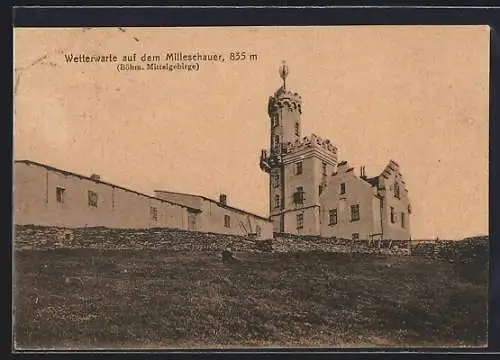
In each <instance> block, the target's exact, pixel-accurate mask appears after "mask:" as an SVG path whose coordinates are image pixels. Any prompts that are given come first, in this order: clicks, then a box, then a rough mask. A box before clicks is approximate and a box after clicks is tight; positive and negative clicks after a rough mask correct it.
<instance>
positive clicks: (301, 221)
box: [297, 213, 304, 230]
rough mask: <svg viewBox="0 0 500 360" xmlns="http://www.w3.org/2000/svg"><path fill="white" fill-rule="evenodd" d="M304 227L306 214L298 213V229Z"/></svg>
mask: <svg viewBox="0 0 500 360" xmlns="http://www.w3.org/2000/svg"><path fill="white" fill-rule="evenodd" d="M303 227H304V214H302V213H301V214H297V230H298V229H302V228H303Z"/></svg>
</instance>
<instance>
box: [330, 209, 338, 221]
mask: <svg viewBox="0 0 500 360" xmlns="http://www.w3.org/2000/svg"><path fill="white" fill-rule="evenodd" d="M328 215H329V220H330V221H329V222H328V224H329V225H336V224H337V209H332V210H330V212H329V214H328Z"/></svg>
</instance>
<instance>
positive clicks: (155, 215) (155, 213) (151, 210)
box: [149, 206, 158, 221]
mask: <svg viewBox="0 0 500 360" xmlns="http://www.w3.org/2000/svg"><path fill="white" fill-rule="evenodd" d="M149 215H150V217H151V220H154V221H158V209H157V208H155V207H154V206H151V207H150V208H149Z"/></svg>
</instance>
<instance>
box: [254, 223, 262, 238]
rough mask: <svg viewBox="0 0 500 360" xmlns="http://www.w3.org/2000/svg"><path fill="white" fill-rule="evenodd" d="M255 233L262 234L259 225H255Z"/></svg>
mask: <svg viewBox="0 0 500 360" xmlns="http://www.w3.org/2000/svg"><path fill="white" fill-rule="evenodd" d="M255 233H256V234H257V236H258V237H260V235H261V234H262V229H261V228H260V226H259V225H257V226H256V227H255Z"/></svg>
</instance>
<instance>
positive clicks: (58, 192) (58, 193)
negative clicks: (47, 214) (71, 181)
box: [56, 187, 66, 203]
mask: <svg viewBox="0 0 500 360" xmlns="http://www.w3.org/2000/svg"><path fill="white" fill-rule="evenodd" d="M65 190H66V189H64V188H62V187H57V188H56V200H57V202H58V203H64V191H65Z"/></svg>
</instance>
